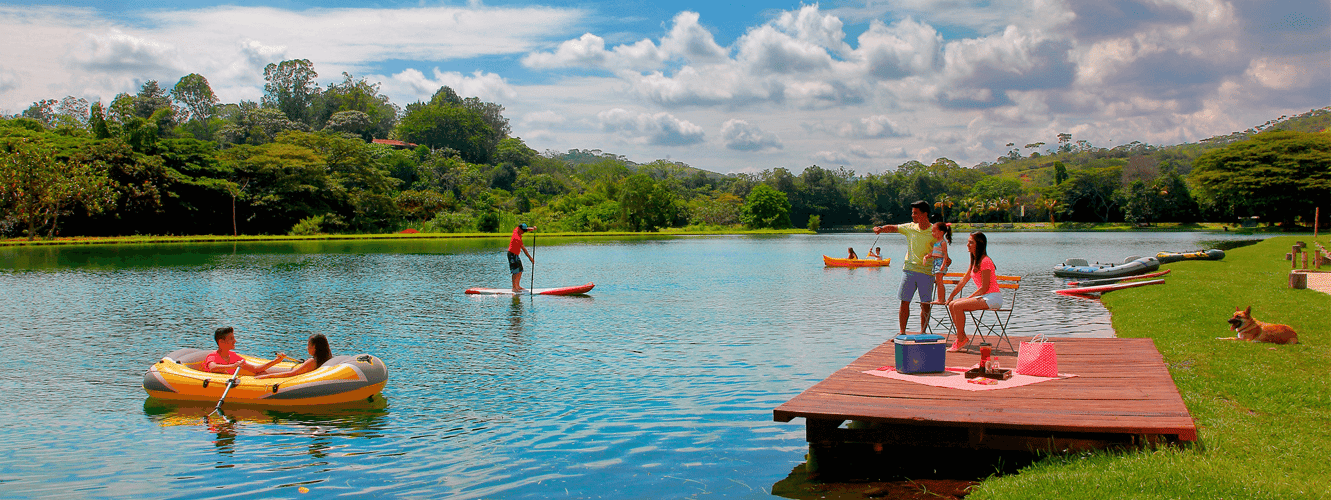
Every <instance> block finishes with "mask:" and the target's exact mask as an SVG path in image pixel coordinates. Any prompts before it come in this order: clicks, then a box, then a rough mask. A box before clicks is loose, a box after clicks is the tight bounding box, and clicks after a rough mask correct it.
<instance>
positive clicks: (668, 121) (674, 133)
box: [596, 108, 706, 146]
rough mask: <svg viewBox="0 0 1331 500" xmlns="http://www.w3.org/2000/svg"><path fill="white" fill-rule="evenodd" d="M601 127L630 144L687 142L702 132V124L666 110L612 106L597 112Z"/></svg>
mask: <svg viewBox="0 0 1331 500" xmlns="http://www.w3.org/2000/svg"><path fill="white" fill-rule="evenodd" d="M596 116H597V118H599V119H600V121H601V129H602V130H604V131H605V132H610V133H614V134H616V135H618V136H619V137H620V138H622V139H624V140H625V141H627V142H630V143H634V144H652V145H657V146H687V145H691V144H698V143H700V142H703V140H704V139H705V136H706V134H704V133H703V129H702V127H699V126H697V125H694V124H693V123H691V122H689V121H688V120H681V119H678V118H675V116H674V115H671V114H670V113H656V114H648V113H636V114H635V113H633V112H631V111H628V110H626V109H623V108H614V109H609V110H606V111H602V112H600V113H597V115H596Z"/></svg>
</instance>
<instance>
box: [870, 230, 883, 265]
mask: <svg viewBox="0 0 1331 500" xmlns="http://www.w3.org/2000/svg"><path fill="white" fill-rule="evenodd" d="M882 236H883V233H878V236H874V237H873V244H872V245H869V251H870V252H872V251H873V249H874V248H877V247H878V238H881V237H882ZM878 260H883V256H882V255H879V256H878Z"/></svg>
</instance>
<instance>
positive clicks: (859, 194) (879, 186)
mask: <svg viewBox="0 0 1331 500" xmlns="http://www.w3.org/2000/svg"><path fill="white" fill-rule="evenodd" d="M912 201H913V200H912ZM850 206H851V208H853V209H854V210H855V211H856V212H858V213H859V215H860V217H862V218H864V219H868V220H869V222H871V223H873V224H882V223H886V222H889V221H891V220H893V219H894V218H895V216H896V214H899V213H901V211H902V204H901V190H900V188H899V187H898V180H897V177H896V176H895V175H893V174H891V173H886V172H885V173H883V174H879V175H876V174H869V175H866V176H864V177H863V178H861V179H860V180H859V182H856V183H855V185H853V186H851V188H850Z"/></svg>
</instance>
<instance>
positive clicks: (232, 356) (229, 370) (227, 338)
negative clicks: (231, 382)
mask: <svg viewBox="0 0 1331 500" xmlns="http://www.w3.org/2000/svg"><path fill="white" fill-rule="evenodd" d="M213 340H215V341H217V352H210V353H208V357H206V358H203V371H206V372H212V373H226V374H228V375H229V374H234V373H235V372H236V368H240V374H241V375H258V374H260V373H263V372H266V371H268V369H269V368H272V367H273V365H276V364H278V363H281V362H282V360H283V359H285V358H286V357H287V355H286V354H282V353H278V354H277V358H276V359H274V360H272V361H269V362H267V363H265V364H263V365H255V364H252V363H250V362H248V361H245V358H242V357H240V355H239V354H236V352H235V351H233V350H232V349H235V348H236V331H235V329H234V328H231V327H229V326H224V327H221V328H218V329H217V331H214V332H213Z"/></svg>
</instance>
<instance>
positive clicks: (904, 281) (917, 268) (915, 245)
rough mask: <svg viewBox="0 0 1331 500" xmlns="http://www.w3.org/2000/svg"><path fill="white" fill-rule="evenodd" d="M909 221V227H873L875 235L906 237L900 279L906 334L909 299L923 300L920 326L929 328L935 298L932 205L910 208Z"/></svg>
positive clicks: (911, 205)
mask: <svg viewBox="0 0 1331 500" xmlns="http://www.w3.org/2000/svg"><path fill="white" fill-rule="evenodd" d="M910 219H911V222H910V223H907V224H900V225H893V224H888V225H885V226H874V228H873V232H874V233H875V234H882V233H901V234H903V235H905V236H906V259H905V262H906V264H905V265H904V266H901V267H902V269H901V270H902V272H903V273H904V275H903V276H902V277H901V291H900V292H899V293H898V298H899V299H901V314H900V317H901V330H900V333H901V334H904V333H906V320H908V319H910V297H911V295H918V296H919V300H920V325H927V324H929V301H931V300H933V295H934V276H933V268H932V267H931V266H930V265H929V264H930V263H929V261H928V259H929V252H930V251H931V250H933V244H934V235H933V226H932V225H930V224H929V204H928V203H925V202H924V200H920V201H917V202H915V203H911V204H910Z"/></svg>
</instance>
